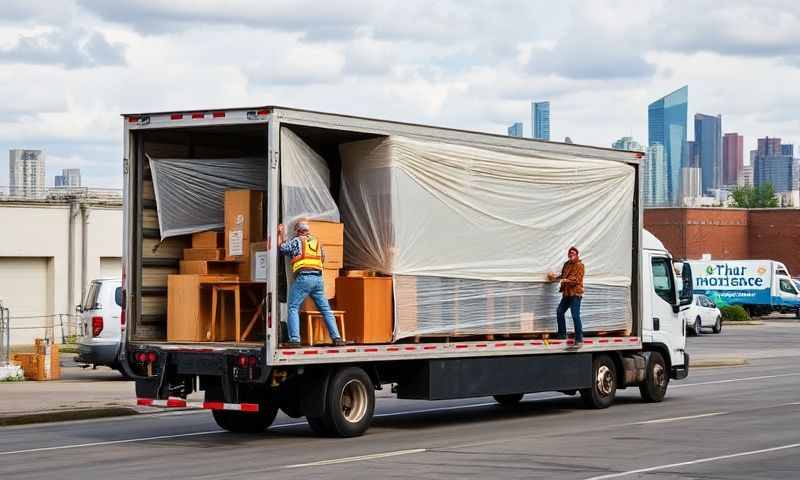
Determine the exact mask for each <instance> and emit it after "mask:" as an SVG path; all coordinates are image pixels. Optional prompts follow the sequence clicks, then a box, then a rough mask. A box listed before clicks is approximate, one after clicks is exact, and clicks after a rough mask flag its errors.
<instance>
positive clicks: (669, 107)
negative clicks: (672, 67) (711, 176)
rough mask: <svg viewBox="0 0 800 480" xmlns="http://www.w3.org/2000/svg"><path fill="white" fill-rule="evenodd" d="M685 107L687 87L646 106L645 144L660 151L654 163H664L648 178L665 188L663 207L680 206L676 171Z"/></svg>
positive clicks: (683, 139) (681, 154) (684, 131)
mask: <svg viewBox="0 0 800 480" xmlns="http://www.w3.org/2000/svg"><path fill="white" fill-rule="evenodd" d="M688 103H689V87H688V86H687V85H685V86H683V87H681V88H678V89H677V90H675V91H673V92H671V93H669V94H667V95H665V96H663V97H661V98H659V99H658V100H656V101H654V102H652V103H651V104H650V105H648V106H647V144H648V145H649V146H650V147H652V146H653V145H662V146H663V147H664V153H663V157H659V160H658V161H661V162H663V163H664V165H663V168H661V167H660V166H655V165H654V170H653V171H654V172H657V173H656V174H655V175H654V176H651V177H650V178H651V181H653V182H656V183H657V184H658V183H662V182H663V183H665V184H666V188H665V190H666V199H665V200H664V204H668V205H677V204H678V203H679V202H680V199H679V195H680V180H681V179H680V169H681V166H682V164H683V162H684V148H685V147H686V141H687V115H688ZM648 151H649V150H648ZM654 161H656V160H654ZM662 172H663V175H662ZM651 188H652V190H653V191H654V192H660V191H662V190H664V188H663V187H662V186H661V185H655V186H653V187H651ZM654 198H660V197H658V196H656V197H654Z"/></svg>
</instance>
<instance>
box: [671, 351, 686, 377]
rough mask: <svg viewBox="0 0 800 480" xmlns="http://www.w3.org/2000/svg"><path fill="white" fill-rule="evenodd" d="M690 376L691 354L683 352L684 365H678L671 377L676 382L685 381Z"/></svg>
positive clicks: (673, 369) (673, 368)
mask: <svg viewBox="0 0 800 480" xmlns="http://www.w3.org/2000/svg"><path fill="white" fill-rule="evenodd" d="M688 376H689V354H688V353H686V352H683V365H676V366H674V367H672V372H670V377H672V378H673V379H675V380H683V379H684V378H686V377H688Z"/></svg>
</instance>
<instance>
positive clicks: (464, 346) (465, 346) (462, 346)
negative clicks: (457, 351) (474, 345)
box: [456, 345, 469, 348]
mask: <svg viewBox="0 0 800 480" xmlns="http://www.w3.org/2000/svg"><path fill="white" fill-rule="evenodd" d="M467 347H469V345H456V348H467Z"/></svg>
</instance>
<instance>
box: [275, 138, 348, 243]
mask: <svg viewBox="0 0 800 480" xmlns="http://www.w3.org/2000/svg"><path fill="white" fill-rule="evenodd" d="M281 185H282V194H283V199H282V201H283V222H284V223H285V224H286V225H287V227H288V231H289V232H291V231H293V229H294V224H295V222H296V221H297V220H301V219H305V220H323V221H329V222H337V223H338V222H339V207H337V206H336V202H335V201H334V200H333V197H332V196H331V192H330V171H329V170H328V166H327V163H326V162H325V159H323V158H322V157H321V156H319V155H318V154H317V153H316V152H315V151H314V150H313V149H311V147H309V146H308V145H306V143H305V142H303V141H302V140H301V139H300V138H299V137H298V136H297V135H295V133H294V132H292V131H291V130H289V129H288V128H282V129H281Z"/></svg>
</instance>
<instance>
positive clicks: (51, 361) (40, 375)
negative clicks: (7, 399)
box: [12, 338, 61, 380]
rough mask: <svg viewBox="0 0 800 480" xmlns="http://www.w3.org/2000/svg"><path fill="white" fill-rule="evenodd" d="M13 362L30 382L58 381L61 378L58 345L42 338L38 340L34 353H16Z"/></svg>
mask: <svg viewBox="0 0 800 480" xmlns="http://www.w3.org/2000/svg"><path fill="white" fill-rule="evenodd" d="M12 361H13V362H14V363H16V364H17V365H19V366H20V368H22V372H23V375H24V376H25V378H27V379H29V380H58V379H59V378H61V362H60V358H59V349H58V345H56V344H53V343H50V342H47V341H45V340H43V339H41V338H37V339H36V346H35V347H34V352H33V353H16V354H14V356H13V357H12Z"/></svg>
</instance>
